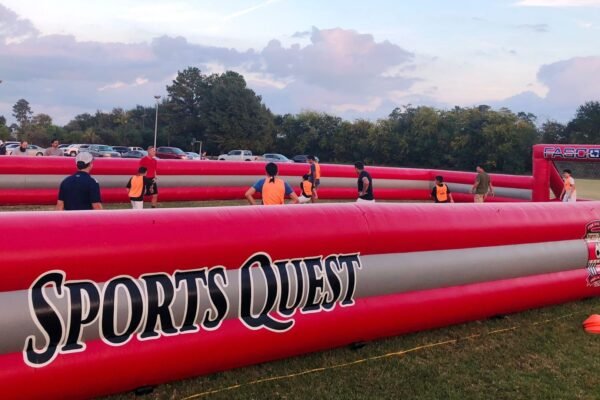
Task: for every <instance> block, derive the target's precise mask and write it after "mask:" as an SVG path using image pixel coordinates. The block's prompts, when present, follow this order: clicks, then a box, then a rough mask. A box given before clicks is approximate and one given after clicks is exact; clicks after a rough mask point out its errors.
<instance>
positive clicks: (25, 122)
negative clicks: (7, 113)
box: [13, 99, 33, 134]
mask: <svg viewBox="0 0 600 400" xmlns="http://www.w3.org/2000/svg"><path fill="white" fill-rule="evenodd" d="M32 115H33V111H32V110H31V107H30V106H29V102H28V101H27V100H25V99H20V100H19V101H17V102H16V103H15V105H14V106H13V117H15V119H16V120H17V122H18V123H19V133H21V134H23V133H25V130H26V129H27V128H28V126H29V123H30V121H31V116H32Z"/></svg>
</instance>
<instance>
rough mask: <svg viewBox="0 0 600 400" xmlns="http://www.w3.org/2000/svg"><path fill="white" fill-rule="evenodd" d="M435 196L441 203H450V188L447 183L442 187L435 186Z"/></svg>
mask: <svg viewBox="0 0 600 400" xmlns="http://www.w3.org/2000/svg"><path fill="white" fill-rule="evenodd" d="M435 194H436V197H437V200H438V201H439V202H440V203H443V202H445V201H448V186H446V184H445V183H442V186H440V185H435Z"/></svg>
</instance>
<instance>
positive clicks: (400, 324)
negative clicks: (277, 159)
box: [0, 202, 600, 399]
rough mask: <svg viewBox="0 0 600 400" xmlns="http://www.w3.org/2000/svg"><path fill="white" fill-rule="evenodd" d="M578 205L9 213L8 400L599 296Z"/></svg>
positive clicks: (0, 381)
mask: <svg viewBox="0 0 600 400" xmlns="http://www.w3.org/2000/svg"><path fill="white" fill-rule="evenodd" d="M564 209H565V205H564V204H560V203H543V204H542V203H537V204H524V203H520V204H503V205H501V206H500V205H495V204H483V205H476V206H475V205H467V204H464V205H454V206H447V205H436V204H381V203H377V204H367V205H363V204H356V203H352V204H342V205H339V204H337V205H336V204H323V205H313V206H306V207H300V206H283V207H229V208H225V207H223V208H213V209H163V210H152V211H141V212H140V211H132V210H119V211H102V212H97V211H96V212H93V211H89V212H88V211H82V212H70V213H56V212H41V213H35V214H34V213H24V212H16V213H4V214H0V229H1V230H2V231H3V232H4V233H5V234H4V235H3V237H4V238H5V240H4V241H3V246H2V248H1V249H0V256H1V257H2V260H3V262H2V263H1V264H0V270H1V271H2V272H3V279H2V280H0V318H1V319H2V321H1V324H2V327H3V332H2V336H1V337H0V367H1V368H0V385H1V387H2V393H3V395H4V397H6V398H40V397H43V398H48V399H54V398H56V399H70V398H74V399H79V398H90V397H94V396H101V395H105V394H110V393H116V392H122V391H127V390H132V389H135V388H136V387H141V386H147V385H156V384H159V383H162V382H167V381H171V380H176V379H182V378H186V377H190V376H196V375H200V374H206V373H211V372H215V371H221V370H226V369H230V368H235V367H239V366H242V365H248V364H252V363H258V362H263V361H268V360H272V359H277V358H282V357H289V356H292V355H296V354H302V353H305V352H310V351H316V350H321V349H326V348H331V347H335V346H342V345H346V344H350V343H353V342H357V341H364V340H372V339H376V338H381V337H385V336H390V335H397V334H401V333H406V332H412V331H417V330H421V329H429V328H433V327H439V326H444V325H448V324H455V323H461V322H465V321H470V320H474V319H480V318H486V317H490V316H493V315H497V314H502V313H510V312H517V311H521V310H525V309H528V308H532V307H540V306H545V305H550V304H557V303H561V302H565V301H571V300H576V299H581V298H584V297H588V296H596V295H598V294H600V291H599V289H598V287H597V285H598V284H600V275H599V273H598V272H600V271H599V270H598V269H597V266H598V264H600V252H599V251H597V249H598V248H600V235H599V233H598V232H600V209H599V208H598V207H597V204H596V203H592V202H588V203H585V204H572V205H569V212H568V213H566V212H564ZM298 221H311V223H310V224H303V223H301V222H298ZM40 226H43V227H52V234H51V235H46V236H44V235H40V234H39V227H40ZM448 232H451V234H447V233H448ZM32 237H35V238H36V244H35V246H34V247H32V245H31V243H32V242H31V238H32ZM15 271H18V273H15ZM442 305H443V306H442ZM115 371H118V374H115ZM31 382H35V385H32V384H31Z"/></svg>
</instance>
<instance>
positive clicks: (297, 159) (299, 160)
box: [292, 154, 319, 163]
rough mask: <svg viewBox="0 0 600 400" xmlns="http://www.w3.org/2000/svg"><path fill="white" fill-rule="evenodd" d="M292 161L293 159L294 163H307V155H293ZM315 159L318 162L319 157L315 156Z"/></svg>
mask: <svg viewBox="0 0 600 400" xmlns="http://www.w3.org/2000/svg"><path fill="white" fill-rule="evenodd" d="M292 161H294V162H295V163H307V162H308V155H307V154H301V155H298V156H294V157H293V158H292ZM315 161H316V162H319V157H316V156H315Z"/></svg>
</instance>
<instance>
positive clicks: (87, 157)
mask: <svg viewBox="0 0 600 400" xmlns="http://www.w3.org/2000/svg"><path fill="white" fill-rule="evenodd" d="M93 160H94V156H92V155H91V154H90V153H88V152H87V151H83V152H81V151H80V152H79V154H77V157H75V163H76V164H79V163H80V162H81V163H83V164H89V163H91V162H92V161H93Z"/></svg>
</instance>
